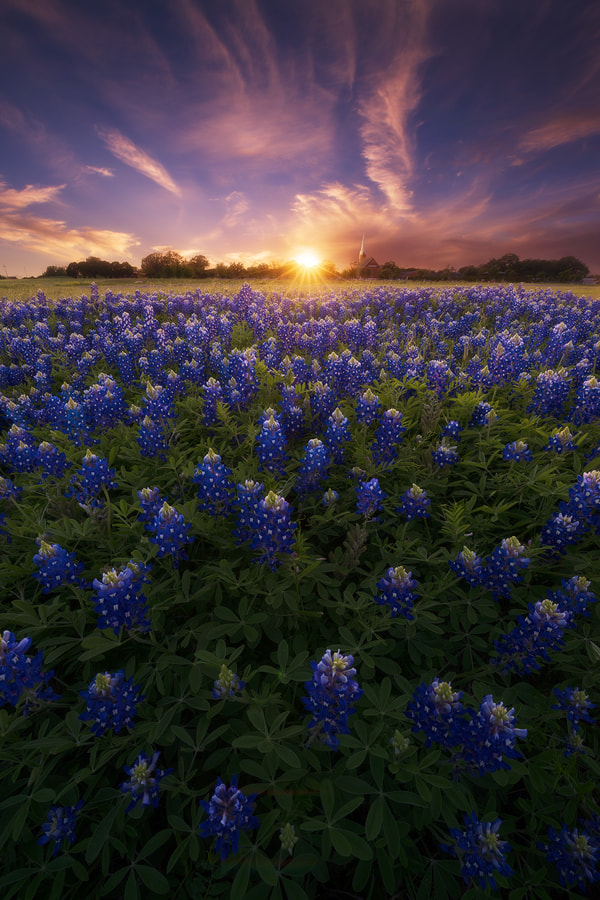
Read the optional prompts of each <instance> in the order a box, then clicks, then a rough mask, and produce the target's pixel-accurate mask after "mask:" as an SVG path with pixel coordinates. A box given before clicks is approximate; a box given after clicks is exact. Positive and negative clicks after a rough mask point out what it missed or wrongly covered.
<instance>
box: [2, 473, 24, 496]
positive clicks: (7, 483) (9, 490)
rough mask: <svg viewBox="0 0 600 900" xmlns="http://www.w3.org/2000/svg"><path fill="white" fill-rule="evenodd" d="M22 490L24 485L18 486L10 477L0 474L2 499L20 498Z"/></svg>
mask: <svg viewBox="0 0 600 900" xmlns="http://www.w3.org/2000/svg"><path fill="white" fill-rule="evenodd" d="M22 492H23V488H22V487H17V485H16V484H15V483H14V481H11V480H10V478H3V477H2V475H0V500H18V499H19V497H20V495H21V494H22Z"/></svg>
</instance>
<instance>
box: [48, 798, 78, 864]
mask: <svg viewBox="0 0 600 900" xmlns="http://www.w3.org/2000/svg"><path fill="white" fill-rule="evenodd" d="M83 803H84V801H83V800H79V802H78V803H76V804H75V806H52V807H50V812H49V813H48V819H47V821H46V822H45V823H44V824H43V825H42V831H43V832H44V833H43V834H42V836H41V838H38V841H37V843H38V844H42V845H43V844H49V843H50V841H54V849H53V850H52V856H53V857H54V856H56V854H57V853H58V852H59V850H60V848H61V845H62V843H63V841H64V840H65V838H68V840H69V843H70V844H74V843H75V841H76V838H77V836H76V834H75V827H76V825H77V815H78V813H79V810H80V809H81V807H82V806H83Z"/></svg>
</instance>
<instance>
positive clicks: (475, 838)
mask: <svg viewBox="0 0 600 900" xmlns="http://www.w3.org/2000/svg"><path fill="white" fill-rule="evenodd" d="M464 822H465V825H466V828H465V829H464V830H461V829H460V828H451V829H450V835H451V837H452V838H453V843H452V844H451V845H448V844H441V845H440V846H441V848H442V850H445V851H446V852H447V853H451V854H452V855H453V856H456V857H457V858H458V859H459V860H460V862H461V864H462V873H461V874H462V876H463V878H464V880H465V882H466V883H467V884H468V883H469V882H470V881H472V880H473V879H475V878H476V879H477V881H478V882H479V885H480V886H481V887H482V888H484V889H485V888H486V887H488V885H489V886H490V887H491V888H492V889H493V890H496V888H497V884H496V879H495V877H494V876H495V875H496V874H498V875H504V876H505V877H508V876H509V875H513V874H514V872H513V870H512V869H511V867H510V866H509V865H508V863H507V861H506V859H505V857H504V854H505V853H507V852H508V851H509V850H511V849H512V848H511V846H510V844H509V843H507V841H501V840H500V838H499V836H498V831H499V829H500V825H501V824H502V820H501V819H494V821H493V822H480V821H479V819H478V818H477V816H476V815H475V813H471V815H469V814H468V813H467V814H466V815H465V818H464Z"/></svg>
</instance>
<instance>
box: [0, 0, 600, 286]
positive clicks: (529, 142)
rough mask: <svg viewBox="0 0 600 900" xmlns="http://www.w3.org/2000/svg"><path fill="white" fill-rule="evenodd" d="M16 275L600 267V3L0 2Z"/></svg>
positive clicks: (5, 200)
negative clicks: (188, 268) (530, 262)
mask: <svg viewBox="0 0 600 900" xmlns="http://www.w3.org/2000/svg"><path fill="white" fill-rule="evenodd" d="M0 33H1V34H2V53H1V54H0V273H1V274H9V275H16V276H19V277H22V276H24V275H30V276H31V275H38V274H41V272H43V271H44V269H45V268H46V267H47V266H48V265H64V264H66V263H69V262H71V261H77V260H81V259H85V258H86V257H88V256H99V257H101V258H102V259H108V260H127V261H129V262H131V263H132V264H134V265H139V264H140V262H141V260H142V258H143V257H144V256H146V255H147V254H149V253H151V252H154V251H163V250H166V249H174V250H176V251H178V252H179V253H181V254H182V255H183V256H184V257H185V256H191V255H193V254H197V253H202V254H204V255H205V256H206V257H207V258H208V259H209V261H210V263H211V264H215V263H217V262H225V263H228V262H231V261H234V260H240V261H242V262H244V263H245V264H247V265H249V264H251V263H254V262H259V261H266V262H271V261H283V260H290V259H293V258H294V257H296V256H297V255H298V254H300V253H301V252H303V251H307V250H313V251H314V252H316V253H317V254H318V255H319V256H320V257H321V258H323V259H327V260H331V261H333V262H334V263H336V265H338V267H339V268H340V269H343V268H346V267H347V266H349V265H352V264H353V263H355V262H356V260H357V257H358V253H359V250H360V244H361V239H362V235H363V234H364V235H365V245H366V252H367V254H368V255H369V256H374V257H375V259H376V260H377V261H378V262H379V263H383V262H386V261H388V260H393V261H394V262H396V264H397V265H399V266H430V267H434V268H442V267H444V266H447V265H449V266H455V267H460V266H462V265H468V264H478V263H483V262H485V261H487V260H489V259H490V258H492V257H499V256H502V255H503V254H504V253H516V254H517V255H518V256H519V257H521V258H527V257H538V258H545V259H555V258H559V257H561V256H569V255H572V256H576V257H578V258H579V259H581V260H582V261H583V262H584V263H586V264H587V265H588V266H589V267H590V269H591V271H592V272H596V273H600V54H599V53H598V46H600V3H598V2H597V0H569V2H567V0H302V2H298V0H128V2H127V3H123V2H122V0H119V2H116V0H102V2H101V3H98V2H92V0H2V3H1V5H0Z"/></svg>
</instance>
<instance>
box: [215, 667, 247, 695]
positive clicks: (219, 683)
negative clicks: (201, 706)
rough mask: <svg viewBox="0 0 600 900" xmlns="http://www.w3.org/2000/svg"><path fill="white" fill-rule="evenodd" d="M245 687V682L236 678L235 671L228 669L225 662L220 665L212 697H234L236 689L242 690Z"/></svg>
mask: <svg viewBox="0 0 600 900" xmlns="http://www.w3.org/2000/svg"><path fill="white" fill-rule="evenodd" d="M245 687H246V685H245V683H244V682H243V681H242V680H241V678H238V676H237V675H236V674H235V672H232V670H231V669H228V668H227V666H226V665H225V663H223V665H222V666H221V670H220V672H219V677H218V678H217V680H216V681H215V683H214V687H213V692H212V695H213V699H214V700H225V699H226V698H227V697H235V695H236V694H237V693H238V691H243V690H244V688H245Z"/></svg>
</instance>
